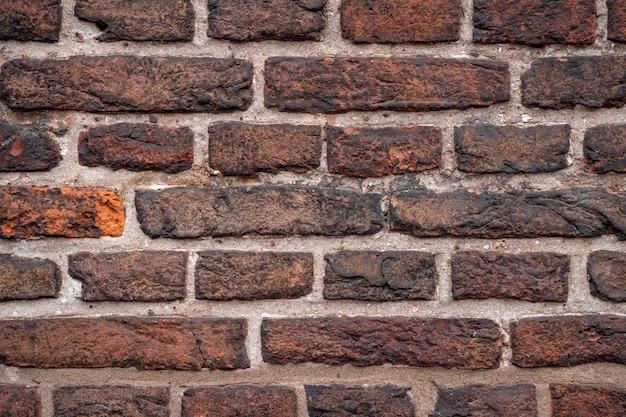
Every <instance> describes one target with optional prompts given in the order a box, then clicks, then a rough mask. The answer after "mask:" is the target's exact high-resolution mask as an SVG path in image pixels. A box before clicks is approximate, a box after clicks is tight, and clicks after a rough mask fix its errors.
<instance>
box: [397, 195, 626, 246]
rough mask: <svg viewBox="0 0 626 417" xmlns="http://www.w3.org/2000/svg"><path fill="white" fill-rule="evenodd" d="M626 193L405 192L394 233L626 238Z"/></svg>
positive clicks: (433, 235)
mask: <svg viewBox="0 0 626 417" xmlns="http://www.w3.org/2000/svg"><path fill="white" fill-rule="evenodd" d="M624 204H626V194H624V193H613V192H609V191H607V190H605V189H601V188H591V187H577V188H568V189H561V190H553V191H521V190H518V191H510V192H505V193H488V192H487V193H476V192H469V191H466V190H463V189H460V190H457V191H450V192H444V193H435V192H432V191H408V192H400V193H396V194H394V195H393V197H392V198H391V212H390V219H391V220H390V223H391V230H395V231H399V232H403V233H408V234H412V235H415V236H419V237H436V236H463V237H478V238H490V239H493V238H503V237H548V236H561V237H591V236H600V235H603V234H611V233H613V234H615V235H617V237H618V238H619V239H626V213H625V212H624V209H623V207H624Z"/></svg>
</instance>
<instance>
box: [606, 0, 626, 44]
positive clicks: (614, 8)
mask: <svg viewBox="0 0 626 417" xmlns="http://www.w3.org/2000/svg"><path fill="white" fill-rule="evenodd" d="M606 5H607V7H608V12H609V21H608V38H609V39H611V40H613V41H617V42H626V1H624V0H607V2H606Z"/></svg>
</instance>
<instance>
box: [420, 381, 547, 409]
mask: <svg viewBox="0 0 626 417" xmlns="http://www.w3.org/2000/svg"><path fill="white" fill-rule="evenodd" d="M494 413H495V414H494ZM458 416H471V417H491V416H498V417H537V400H536V397H535V387H534V385H527V384H524V385H521V384H520V385H510V386H497V387H490V386H485V385H470V386H467V387H461V388H453V389H444V390H441V391H439V396H438V398H437V404H436V405H435V411H434V412H432V413H430V414H429V417H458Z"/></svg>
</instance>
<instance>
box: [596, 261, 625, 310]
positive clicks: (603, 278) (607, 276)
mask: <svg viewBox="0 0 626 417" xmlns="http://www.w3.org/2000/svg"><path fill="white" fill-rule="evenodd" d="M587 276H588V277H589V283H590V286H591V294H592V295H593V296H594V297H598V298H600V299H602V300H605V301H614V302H626V253H624V252H611V251H606V250H600V251H596V252H593V253H591V254H590V255H589V258H588V259H587Z"/></svg>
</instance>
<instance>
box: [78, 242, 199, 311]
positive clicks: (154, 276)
mask: <svg viewBox="0 0 626 417" xmlns="http://www.w3.org/2000/svg"><path fill="white" fill-rule="evenodd" d="M68 270H69V274H70V276H71V277H72V278H75V279H78V280H81V281H82V282H83V300H85V301H173V300H182V299H184V298H185V295H186V293H187V287H186V284H187V280H186V273H187V253H185V252H167V251H137V252H115V253H88V252H81V253H74V254H71V255H69V256H68Z"/></svg>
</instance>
